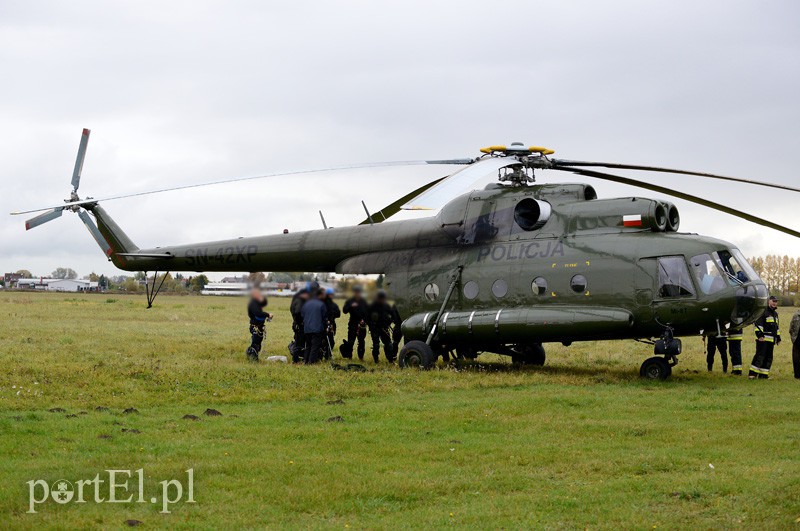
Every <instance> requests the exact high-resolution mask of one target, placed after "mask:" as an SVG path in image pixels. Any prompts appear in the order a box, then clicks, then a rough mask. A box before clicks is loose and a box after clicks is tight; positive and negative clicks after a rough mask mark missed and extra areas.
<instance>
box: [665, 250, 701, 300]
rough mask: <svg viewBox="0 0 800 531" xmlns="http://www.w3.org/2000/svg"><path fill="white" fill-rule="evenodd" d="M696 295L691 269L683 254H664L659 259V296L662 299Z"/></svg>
mask: <svg viewBox="0 0 800 531" xmlns="http://www.w3.org/2000/svg"><path fill="white" fill-rule="evenodd" d="M693 295H694V287H693V286H692V280H691V278H689V269H688V268H687V267H686V260H684V258H683V257H682V256H662V257H661V258H659V259H658V296H659V297H660V298H662V299H673V298H676V297H691V296H693Z"/></svg>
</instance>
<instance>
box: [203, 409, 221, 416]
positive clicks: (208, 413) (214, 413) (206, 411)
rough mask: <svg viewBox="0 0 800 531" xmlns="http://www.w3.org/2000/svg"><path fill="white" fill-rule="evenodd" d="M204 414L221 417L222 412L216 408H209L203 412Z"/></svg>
mask: <svg viewBox="0 0 800 531" xmlns="http://www.w3.org/2000/svg"><path fill="white" fill-rule="evenodd" d="M203 415H206V416H208V417H221V416H222V413H220V412H219V411H217V410H216V409H211V408H208V409H206V410H205V411H204V412H203Z"/></svg>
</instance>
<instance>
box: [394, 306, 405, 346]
mask: <svg viewBox="0 0 800 531" xmlns="http://www.w3.org/2000/svg"><path fill="white" fill-rule="evenodd" d="M402 324H403V319H402V318H401V317H400V310H398V309H397V305H396V304H392V352H394V354H395V355H397V353H398V352H400V341H402V340H403V329H402Z"/></svg>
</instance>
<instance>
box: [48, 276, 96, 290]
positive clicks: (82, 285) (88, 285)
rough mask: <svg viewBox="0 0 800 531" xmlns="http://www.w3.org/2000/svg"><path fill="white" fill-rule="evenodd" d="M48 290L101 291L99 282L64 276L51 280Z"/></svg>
mask: <svg viewBox="0 0 800 531" xmlns="http://www.w3.org/2000/svg"><path fill="white" fill-rule="evenodd" d="M47 291H69V292H74V293H76V292H80V291H99V287H98V284H97V282H91V281H89V280H78V279H71V278H64V279H58V280H51V281H50V282H49V283H48V284H47Z"/></svg>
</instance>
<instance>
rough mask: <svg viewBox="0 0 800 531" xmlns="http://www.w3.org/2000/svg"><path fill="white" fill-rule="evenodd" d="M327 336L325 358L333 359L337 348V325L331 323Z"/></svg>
mask: <svg viewBox="0 0 800 531" xmlns="http://www.w3.org/2000/svg"><path fill="white" fill-rule="evenodd" d="M326 336H327V339H326V342H327V343H326V344H325V358H326V359H331V358H332V357H333V349H334V347H335V346H336V323H331V325H330V327H328V333H327V334H326Z"/></svg>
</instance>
